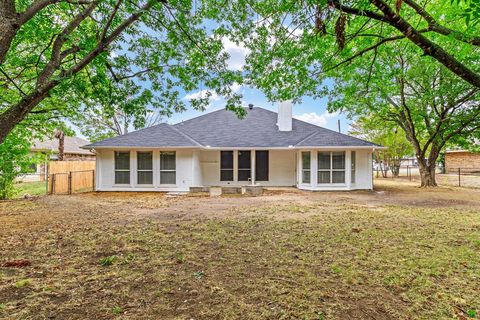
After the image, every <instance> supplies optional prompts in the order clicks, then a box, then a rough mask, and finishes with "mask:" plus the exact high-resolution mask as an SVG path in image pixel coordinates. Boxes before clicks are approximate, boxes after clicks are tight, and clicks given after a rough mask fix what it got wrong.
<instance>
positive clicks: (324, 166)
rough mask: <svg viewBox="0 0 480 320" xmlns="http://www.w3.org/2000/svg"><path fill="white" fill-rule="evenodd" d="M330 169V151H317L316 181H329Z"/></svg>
mask: <svg viewBox="0 0 480 320" xmlns="http://www.w3.org/2000/svg"><path fill="white" fill-rule="evenodd" d="M331 171H332V163H331V159H330V152H319V153H318V179H317V180H318V183H330V181H331V180H330V173H331Z"/></svg>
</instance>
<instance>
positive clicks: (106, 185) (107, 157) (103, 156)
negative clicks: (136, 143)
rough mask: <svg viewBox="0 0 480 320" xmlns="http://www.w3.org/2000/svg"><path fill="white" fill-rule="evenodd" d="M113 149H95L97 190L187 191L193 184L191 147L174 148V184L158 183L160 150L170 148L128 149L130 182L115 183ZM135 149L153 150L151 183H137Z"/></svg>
mask: <svg viewBox="0 0 480 320" xmlns="http://www.w3.org/2000/svg"><path fill="white" fill-rule="evenodd" d="M114 151H116V150H113V149H112V150H104V149H102V150H97V162H96V171H97V175H96V182H95V184H96V190H97V191H189V190H190V187H192V186H194V183H193V180H194V177H195V175H194V174H193V170H194V168H195V166H194V156H193V153H194V151H193V150H191V149H179V150H175V151H176V185H161V184H160V151H173V150H171V149H169V150H161V149H155V150H152V149H141V150H137V149H135V150H130V184H129V185H115V167H114V165H115V161H114ZM118 151H125V150H118ZM137 151H153V184H151V185H139V184H137Z"/></svg>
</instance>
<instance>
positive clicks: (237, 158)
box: [83, 103, 381, 191]
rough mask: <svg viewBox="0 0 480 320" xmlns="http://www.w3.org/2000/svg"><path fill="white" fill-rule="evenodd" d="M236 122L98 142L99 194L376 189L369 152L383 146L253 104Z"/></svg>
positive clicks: (209, 118) (286, 109) (158, 129)
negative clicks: (217, 189)
mask: <svg viewBox="0 0 480 320" xmlns="http://www.w3.org/2000/svg"><path fill="white" fill-rule="evenodd" d="M246 111H247V115H246V117H245V118H243V119H239V118H238V117H237V116H236V115H235V114H234V113H233V112H231V111H227V110H218V111H214V112H211V113H207V114H205V115H202V116H199V117H197V118H193V119H190V120H187V121H184V122H181V123H178V124H175V125H169V124H159V125H156V126H153V127H150V128H146V129H142V130H138V131H135V132H131V133H128V134H125V135H122V136H118V137H114V138H110V139H106V140H103V141H99V142H96V143H93V144H90V145H87V146H84V147H83V148H85V149H94V150H95V152H96V155H97V158H96V172H97V175H96V188H97V190H99V191H189V190H190V188H191V187H200V186H245V185H250V184H254V185H262V186H267V187H268V186H275V187H279V186H296V187H297V188H299V189H304V190H357V189H372V187H373V183H372V152H373V151H374V149H376V148H381V147H380V146H378V145H376V144H374V143H371V142H367V141H364V140H361V139H357V138H354V137H351V136H348V135H345V134H341V133H338V132H335V131H331V130H328V129H325V128H322V127H319V126H315V125H313V124H310V123H306V122H303V121H300V120H297V119H292V106H291V104H289V103H282V104H281V105H280V107H279V112H278V114H277V113H275V112H272V111H269V110H266V109H262V108H257V107H252V106H250V107H249V108H248V109H246Z"/></svg>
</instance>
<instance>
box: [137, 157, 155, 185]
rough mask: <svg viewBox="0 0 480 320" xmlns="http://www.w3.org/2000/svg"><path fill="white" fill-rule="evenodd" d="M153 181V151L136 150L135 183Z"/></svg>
mask: <svg viewBox="0 0 480 320" xmlns="http://www.w3.org/2000/svg"><path fill="white" fill-rule="evenodd" d="M152 183H153V153H152V152H151V151H147V152H143V151H142V152H140V151H139V152H137V184H152Z"/></svg>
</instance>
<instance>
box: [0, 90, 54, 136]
mask: <svg viewBox="0 0 480 320" xmlns="http://www.w3.org/2000/svg"><path fill="white" fill-rule="evenodd" d="M55 85H56V83H53V82H52V83H50V85H49V86H48V87H46V88H44V89H42V90H36V91H34V92H32V93H31V94H29V95H28V96H25V97H23V98H22V100H20V101H19V102H18V103H17V104H16V105H13V106H11V107H10V108H8V109H7V110H5V111H4V112H3V113H1V114H0V143H3V141H4V140H5V138H6V137H7V135H8V134H9V133H10V131H12V130H13V128H15V126H16V125H17V124H18V123H20V121H22V120H23V119H25V117H26V116H27V114H28V113H29V112H30V111H32V109H33V108H35V106H36V105H37V104H39V103H40V102H41V101H42V100H43V99H45V97H46V96H47V95H48V91H49V90H50V89H51V88H53V87H54V86H55Z"/></svg>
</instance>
